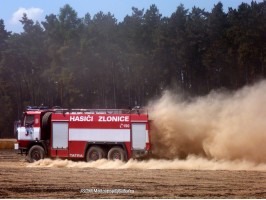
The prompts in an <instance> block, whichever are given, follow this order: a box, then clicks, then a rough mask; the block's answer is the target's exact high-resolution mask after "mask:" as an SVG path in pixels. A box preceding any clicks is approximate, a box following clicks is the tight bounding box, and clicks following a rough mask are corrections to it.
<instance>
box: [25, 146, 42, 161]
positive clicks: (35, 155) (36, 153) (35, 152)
mask: <svg viewBox="0 0 266 200" xmlns="http://www.w3.org/2000/svg"><path fill="white" fill-rule="evenodd" d="M44 157H45V152H44V149H43V148H42V147H41V146H39V145H34V146H32V147H31V148H30V150H29V153H28V161H29V162H31V163H32V162H36V161H38V160H41V159H44Z"/></svg>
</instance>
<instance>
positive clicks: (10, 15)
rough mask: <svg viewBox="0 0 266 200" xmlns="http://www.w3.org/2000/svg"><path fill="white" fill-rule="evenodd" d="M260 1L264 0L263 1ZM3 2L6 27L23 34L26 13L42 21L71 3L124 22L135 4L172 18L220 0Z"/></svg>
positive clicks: (0, 10)
mask: <svg viewBox="0 0 266 200" xmlns="http://www.w3.org/2000/svg"><path fill="white" fill-rule="evenodd" d="M220 1H221V2H222V3H223V6H224V7H223V8H224V12H227V11H228V7H232V8H237V7H238V6H239V5H240V4H241V3H242V2H244V3H248V4H250V3H251V0H220ZM256 1H257V2H263V0H256ZM0 2H1V4H0V19H3V20H4V24H5V28H6V30H8V31H12V32H16V33H19V32H21V31H23V29H22V25H21V23H20V22H19V20H20V19H21V17H22V15H23V13H26V14H27V16H28V18H30V19H32V20H33V21H35V22H36V20H37V21H39V22H41V21H45V16H46V15H49V14H56V15H58V14H59V10H60V8H62V7H63V6H64V5H65V4H69V5H70V6H71V7H72V8H73V9H74V10H75V11H76V12H77V13H78V16H79V17H84V16H85V14H86V13H90V15H91V16H94V15H95V14H96V13H98V12H100V11H103V12H104V13H108V12H110V13H112V14H113V15H114V16H115V18H116V19H117V20H118V22H119V21H123V19H124V17H125V16H126V15H131V13H132V9H131V8H132V7H136V8H139V9H142V8H144V9H145V10H147V9H149V7H150V6H151V5H152V4H155V5H156V6H157V8H158V9H159V11H160V13H161V14H162V16H167V17H169V16H170V15H171V14H172V13H173V12H175V10H176V8H177V6H178V5H180V4H181V3H182V4H184V7H185V8H186V9H189V10H191V8H192V7H193V6H196V7H199V8H202V9H203V8H204V9H205V10H206V11H211V9H212V8H213V6H214V5H215V4H217V3H218V2H219V0H1V1H0Z"/></svg>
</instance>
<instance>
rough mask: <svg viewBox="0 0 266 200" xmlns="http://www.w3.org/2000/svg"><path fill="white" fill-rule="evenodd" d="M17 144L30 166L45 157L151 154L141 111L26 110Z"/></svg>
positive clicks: (145, 113)
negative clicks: (30, 163)
mask: <svg viewBox="0 0 266 200" xmlns="http://www.w3.org/2000/svg"><path fill="white" fill-rule="evenodd" d="M16 132H17V144H15V149H18V150H19V151H20V153H21V154H26V155H27V159H28V161H29V162H34V161H38V160H40V159H43V158H45V157H60V158H84V159H85V160H86V161H95V160H98V159H102V158H106V159H119V160H122V161H126V160H128V159H130V158H136V157H138V156H139V155H144V154H147V153H149V152H150V151H151V143H150V139H151V136H150V121H149V118H148V111H147V110H144V109H133V110H130V109H71V110H70V109H46V108H32V107H31V108H28V109H27V111H26V112H25V113H24V115H23V120H22V122H21V124H20V125H19V126H18V127H17V131H16Z"/></svg>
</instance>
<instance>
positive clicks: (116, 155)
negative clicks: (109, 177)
mask: <svg viewBox="0 0 266 200" xmlns="http://www.w3.org/2000/svg"><path fill="white" fill-rule="evenodd" d="M107 157H108V159H109V160H121V161H125V160H126V152H125V151H124V149H122V148H121V147H113V148H111V149H110V150H109V152H108V156H107Z"/></svg>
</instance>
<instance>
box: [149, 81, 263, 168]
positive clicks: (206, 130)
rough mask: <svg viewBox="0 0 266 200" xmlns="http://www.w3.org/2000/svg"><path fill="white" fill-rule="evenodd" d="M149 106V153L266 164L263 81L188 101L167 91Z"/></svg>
mask: <svg viewBox="0 0 266 200" xmlns="http://www.w3.org/2000/svg"><path fill="white" fill-rule="evenodd" d="M150 105H151V106H152V107H154V110H153V112H152V113H151V118H152V119H153V126H152V129H153V130H152V145H153V153H154V154H155V155H157V156H158V157H159V158H167V159H174V158H187V156H189V155H197V156H199V157H202V158H208V159H214V160H218V161H221V160H226V161H236V160H240V161H249V162H253V163H255V164H260V163H264V164H266V81H260V82H258V83H256V84H254V85H252V86H246V87H244V88H242V89H240V90H238V91H235V92H231V93H230V92H228V91H227V92H215V91H213V92H211V93H210V94H209V95H207V96H204V97H198V98H194V99H191V100H190V101H189V102H188V101H184V100H182V97H181V96H178V95H174V94H172V93H171V92H169V91H166V92H165V93H164V94H163V96H162V97H161V98H160V99H158V100H156V101H154V102H152V103H151V104H150Z"/></svg>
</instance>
